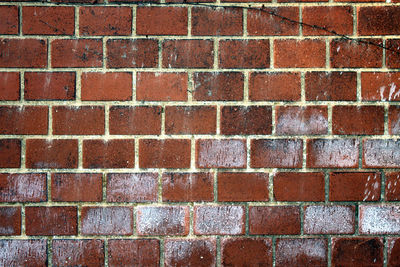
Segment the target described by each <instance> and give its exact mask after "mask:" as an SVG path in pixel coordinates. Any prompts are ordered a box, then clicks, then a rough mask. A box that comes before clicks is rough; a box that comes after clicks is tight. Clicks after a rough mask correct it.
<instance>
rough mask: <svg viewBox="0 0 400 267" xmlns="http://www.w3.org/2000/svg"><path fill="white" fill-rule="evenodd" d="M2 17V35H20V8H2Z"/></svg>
mask: <svg viewBox="0 0 400 267" xmlns="http://www.w3.org/2000/svg"><path fill="white" fill-rule="evenodd" d="M0 17H1V18H2V21H1V22H0V34H18V30H19V25H18V18H19V15H18V6H1V7H0Z"/></svg>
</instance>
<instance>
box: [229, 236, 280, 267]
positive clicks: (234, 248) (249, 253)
mask: <svg viewBox="0 0 400 267" xmlns="http://www.w3.org/2000/svg"><path fill="white" fill-rule="evenodd" d="M221 250H222V251H221V254H222V255H221V257H222V264H223V266H264V267H271V266H272V240H271V239H270V238H224V239H222V244H221Z"/></svg>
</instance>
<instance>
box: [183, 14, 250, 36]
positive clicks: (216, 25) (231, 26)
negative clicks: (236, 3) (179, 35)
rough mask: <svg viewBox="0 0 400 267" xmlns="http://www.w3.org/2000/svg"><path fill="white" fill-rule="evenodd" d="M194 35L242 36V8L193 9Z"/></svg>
mask: <svg viewBox="0 0 400 267" xmlns="http://www.w3.org/2000/svg"><path fill="white" fill-rule="evenodd" d="M191 27H192V35H206V36H207V35H213V36H223V35H242V34H243V10H242V9H240V8H229V7H221V8H218V7H217V8H211V7H193V8H192V25H191Z"/></svg>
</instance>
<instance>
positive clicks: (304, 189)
mask: <svg viewBox="0 0 400 267" xmlns="http://www.w3.org/2000/svg"><path fill="white" fill-rule="evenodd" d="M274 198H275V200H276V201H324V200H325V180H324V174H323V173H321V172H279V173H277V174H275V175H274Z"/></svg>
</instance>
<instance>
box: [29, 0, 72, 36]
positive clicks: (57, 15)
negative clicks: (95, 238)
mask: <svg viewBox="0 0 400 267" xmlns="http://www.w3.org/2000/svg"><path fill="white" fill-rule="evenodd" d="M74 31H75V9H74V7H66V6H24V7H22V33H23V34H26V35H29V34H31V35H39V34H40V35H73V34H74Z"/></svg>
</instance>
